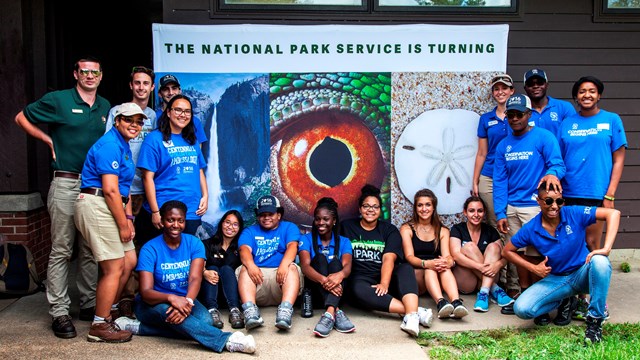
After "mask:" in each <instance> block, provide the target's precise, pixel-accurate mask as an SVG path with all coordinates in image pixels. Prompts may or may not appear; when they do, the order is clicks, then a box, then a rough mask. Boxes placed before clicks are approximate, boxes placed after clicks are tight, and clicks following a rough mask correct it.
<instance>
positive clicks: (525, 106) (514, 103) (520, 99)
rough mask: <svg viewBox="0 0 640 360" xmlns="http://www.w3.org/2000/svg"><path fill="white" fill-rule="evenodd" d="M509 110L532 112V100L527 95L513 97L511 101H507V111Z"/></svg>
mask: <svg viewBox="0 0 640 360" xmlns="http://www.w3.org/2000/svg"><path fill="white" fill-rule="evenodd" d="M509 110H517V111H522V112H525V111H529V110H531V100H530V99H529V97H528V96H527V95H523V94H515V95H511V97H510V98H509V100H507V111H509Z"/></svg>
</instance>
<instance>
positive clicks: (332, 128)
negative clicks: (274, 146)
mask: <svg viewBox="0 0 640 360" xmlns="http://www.w3.org/2000/svg"><path fill="white" fill-rule="evenodd" d="M279 153H280V155H279V157H278V159H277V169H278V175H279V176H278V177H279V179H280V185H281V187H282V189H281V190H282V191H283V192H284V193H285V195H286V197H287V198H288V199H289V201H290V202H291V203H292V204H293V205H295V207H296V208H297V209H304V212H305V213H306V214H308V216H309V217H311V214H312V212H313V208H314V207H315V204H316V202H317V201H318V199H320V198H321V197H324V196H330V197H333V198H334V199H335V200H336V202H338V204H339V205H340V213H341V214H343V215H342V216H343V217H344V216H347V214H351V215H354V214H357V211H358V204H357V203H358V201H357V199H358V197H359V195H360V188H361V187H362V186H363V185H364V184H365V183H371V184H378V186H379V184H381V183H382V180H383V178H384V175H385V174H384V171H385V164H384V160H383V158H382V154H381V152H380V146H379V145H378V142H377V141H376V138H375V137H374V136H373V133H371V131H370V130H369V129H368V128H367V127H366V126H364V124H363V123H362V121H360V119H358V118H356V117H354V116H351V115H349V114H341V113H339V112H336V113H332V112H329V111H326V112H318V113H314V114H311V115H307V116H302V117H301V118H300V119H299V120H298V121H297V122H296V124H294V125H292V126H290V127H288V128H287V129H286V130H285V131H284V134H282V140H281V145H280V152H279ZM288 215H292V214H288Z"/></svg>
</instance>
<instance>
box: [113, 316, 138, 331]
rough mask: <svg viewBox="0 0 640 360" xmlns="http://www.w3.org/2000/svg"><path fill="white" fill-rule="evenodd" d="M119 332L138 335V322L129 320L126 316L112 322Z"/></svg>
mask: <svg viewBox="0 0 640 360" xmlns="http://www.w3.org/2000/svg"><path fill="white" fill-rule="evenodd" d="M113 321H114V322H115V323H116V325H118V327H119V328H120V330H127V331H131V333H132V334H133V335H138V333H139V332H140V320H136V319H129V318H128V317H126V316H122V317H119V318H117V319H115V320H113Z"/></svg>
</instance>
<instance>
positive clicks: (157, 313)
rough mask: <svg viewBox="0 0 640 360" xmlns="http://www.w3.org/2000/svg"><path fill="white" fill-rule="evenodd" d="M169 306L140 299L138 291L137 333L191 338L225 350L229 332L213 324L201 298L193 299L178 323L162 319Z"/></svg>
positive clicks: (219, 349) (165, 316) (136, 310)
mask: <svg viewBox="0 0 640 360" xmlns="http://www.w3.org/2000/svg"><path fill="white" fill-rule="evenodd" d="M169 306H170V305H169V304H167V303H161V304H157V305H149V304H147V303H145V302H144V301H142V298H141V297H140V295H138V296H136V302H135V305H134V312H135V313H136V318H138V320H140V328H139V332H138V335H140V336H163V337H168V338H176V337H180V338H185V339H194V340H196V341H197V342H199V343H200V344H202V345H204V346H205V347H207V348H209V349H211V350H213V351H215V352H222V351H223V350H224V348H225V345H226V344H227V340H228V339H229V336H231V333H229V332H223V331H220V329H218V328H217V327H214V326H213V321H212V320H211V315H209V311H207V309H206V308H205V307H204V306H203V305H202V304H201V303H200V302H198V301H197V300H196V301H195V303H194V306H193V309H192V310H191V315H189V316H187V318H186V319H185V320H184V321H183V322H182V323H181V324H177V325H175V324H169V323H167V322H166V321H165V320H166V318H167V314H166V312H167V309H169Z"/></svg>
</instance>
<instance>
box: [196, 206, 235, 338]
mask: <svg viewBox="0 0 640 360" xmlns="http://www.w3.org/2000/svg"><path fill="white" fill-rule="evenodd" d="M242 229H244V220H243V219H242V215H241V214H240V212H239V211H238V210H229V211H227V212H226V213H224V215H222V218H221V219H220V222H219V223H218V228H217V230H216V233H215V234H214V235H213V237H211V238H210V239H207V240H205V241H204V247H205V250H206V253H207V261H206V264H205V270H204V272H203V274H202V277H203V279H204V281H202V285H201V287H200V294H199V295H198V298H199V299H200V300H201V301H202V304H203V305H204V306H205V307H206V308H207V309H209V314H211V319H212V320H213V326H215V327H217V328H218V329H222V327H223V326H224V323H223V322H222V315H221V314H220V311H219V310H218V288H219V287H222V295H223V296H224V300H225V301H226V302H227V306H228V307H229V323H231V327H232V328H234V329H242V328H243V327H244V320H243V318H242V312H241V311H240V309H239V308H240V297H239V295H238V279H237V278H236V268H237V267H238V266H240V257H239V255H238V238H239V237H240V232H241V231H242ZM218 285H219V286H218Z"/></svg>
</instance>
